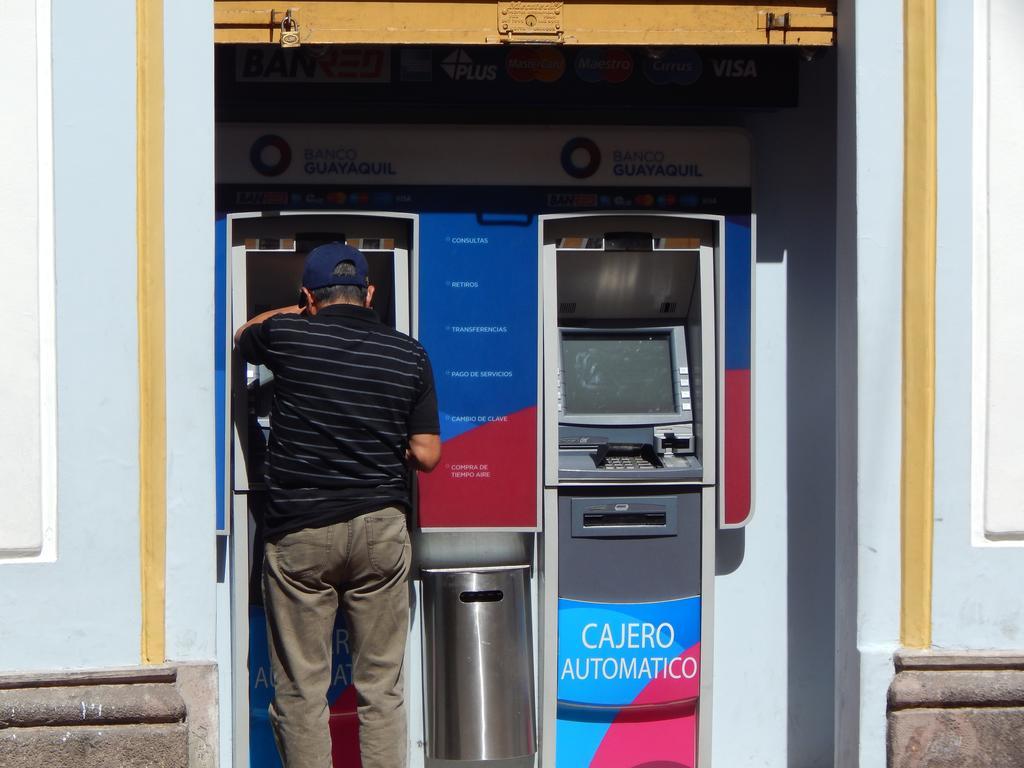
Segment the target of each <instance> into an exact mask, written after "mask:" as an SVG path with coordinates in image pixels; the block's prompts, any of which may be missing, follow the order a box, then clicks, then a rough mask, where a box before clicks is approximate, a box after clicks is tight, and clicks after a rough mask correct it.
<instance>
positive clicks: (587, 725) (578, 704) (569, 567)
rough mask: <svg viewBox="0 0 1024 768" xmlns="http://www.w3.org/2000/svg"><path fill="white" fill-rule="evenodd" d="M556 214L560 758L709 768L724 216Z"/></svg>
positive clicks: (554, 548) (560, 762) (546, 246)
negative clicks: (704, 745) (718, 290)
mask: <svg viewBox="0 0 1024 768" xmlns="http://www.w3.org/2000/svg"><path fill="white" fill-rule="evenodd" d="M541 226H542V230H543V231H542V237H543V246H542V252H543V256H542V267H541V268H542V272H543V280H544V288H545V293H544V372H545V425H544V426H545V435H544V437H545V454H544V459H545V460H544V470H545V531H546V537H545V552H546V555H545V574H546V578H545V584H546V589H545V592H546V601H545V609H546V614H547V615H548V616H551V617H553V618H554V620H555V623H556V627H557V628H556V630H555V631H554V632H548V633H547V635H546V638H547V640H548V642H549V646H553V647H550V648H549V649H548V653H547V656H546V665H547V674H546V676H545V679H546V681H548V683H549V685H550V686H551V687H553V689H554V692H553V693H554V695H550V694H548V695H547V696H546V698H545V701H546V704H547V709H548V711H547V712H546V722H548V723H552V722H553V723H554V736H555V742H556V744H555V748H554V749H553V750H552V749H548V750H547V751H546V752H545V757H546V758H548V759H551V758H553V764H554V765H556V766H558V768H562V766H567V767H569V766H591V767H592V768H605V767H607V768H613V767H618V766H626V765H628V766H659V767H668V766H672V767H673V768H684V767H685V768H692V767H693V766H695V765H698V764H706V758H705V759H704V760H698V749H699V746H698V745H699V744H701V742H702V739H701V738H700V736H701V735H703V736H704V737H706V736H707V735H708V734H709V733H710V731H709V727H708V726H709V722H710V718H709V714H710V706H709V705H710V698H709V697H708V696H707V694H708V693H709V687H708V681H709V680H710V668H711V663H710V661H711V660H710V648H711V643H710V628H711V621H710V612H709V611H710V605H711V586H712V584H713V580H714V579H713V576H714V533H715V530H716V509H717V506H716V467H717V466H718V443H717V429H716V424H717V413H718V409H717V407H716V402H717V397H718V392H717V388H716V381H718V379H719V377H718V375H717V371H718V360H719V357H718V356H719V350H718V349H717V345H716V336H717V334H716V327H717V313H716V304H717V296H716V286H717V285H720V281H719V280H718V278H717V276H716V263H717V260H716V258H715V255H716V253H720V249H721V245H722V242H721V240H722V236H721V232H722V219H721V218H716V217H706V218H700V217H693V216H671V215H644V216H622V215H590V216H588V215H568V216H551V217H543V218H542V223H541ZM703 741H705V742H706V738H705V740H703ZM700 751H701V752H703V753H705V754H707V750H705V749H701V750H700ZM545 764H551V763H548V762H547V761H545Z"/></svg>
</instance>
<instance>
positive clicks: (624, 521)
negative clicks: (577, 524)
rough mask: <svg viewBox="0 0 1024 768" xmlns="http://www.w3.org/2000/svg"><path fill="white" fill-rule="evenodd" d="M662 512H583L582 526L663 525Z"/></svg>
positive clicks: (663, 514)
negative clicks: (632, 513) (635, 513)
mask: <svg viewBox="0 0 1024 768" xmlns="http://www.w3.org/2000/svg"><path fill="white" fill-rule="evenodd" d="M665 520H666V516H665V513H664V512H646V513H644V514H642V515H624V514H622V513H620V512H584V513H583V527H584V528H602V527H605V528H606V527H614V526H621V525H643V526H657V527H660V528H664V527H665Z"/></svg>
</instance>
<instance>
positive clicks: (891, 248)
mask: <svg viewBox="0 0 1024 768" xmlns="http://www.w3.org/2000/svg"><path fill="white" fill-rule="evenodd" d="M854 14H855V20H854V25H855V29H854V46H855V56H854V67H855V72H854V76H855V82H854V83H853V87H854V89H855V90H854V98H855V102H854V104H855V107H854V115H853V116H852V118H853V120H854V126H853V127H854V130H855V137H856V138H855V152H856V178H855V184H856V188H855V193H854V194H855V199H854V203H855V211H853V212H845V213H844V215H852V216H854V217H855V221H856V223H855V228H854V231H853V232H852V233H848V235H847V236H852V237H853V238H854V240H853V242H852V243H851V242H849V241H846V242H844V243H842V244H841V248H842V250H843V251H844V252H845V251H847V249H848V248H849V247H850V246H851V245H852V246H853V247H854V248H855V251H856V259H857V272H856V294H857V299H856V302H857V303H856V308H857V309H856V311H857V316H856V333H857V340H856V365H857V389H856V392H857V395H856V396H857V401H856V405H855V406H853V407H855V408H856V423H857V440H858V442H857V446H856V451H857V458H856V468H855V472H856V495H857V498H856V505H855V507H854V509H855V510H856V515H857V525H856V539H855V540H854V541H851V540H850V539H849V533H852V531H849V530H848V529H846V530H844V533H845V534H846V535H845V536H844V537H843V538H841V539H840V541H839V546H840V547H841V548H844V550H847V551H848V548H849V547H856V555H855V558H856V568H855V569H850V568H844V570H843V571H842V572H841V573H840V574H839V577H838V578H839V579H840V584H841V585H842V586H845V585H846V580H847V579H856V584H857V598H856V622H857V638H856V644H857V653H858V655H859V659H858V663H859V668H858V670H857V675H856V678H857V680H856V682H857V684H858V685H859V691H858V693H859V701H858V702H857V710H856V714H855V713H854V712H853V711H850V710H849V709H845V711H844V712H843V714H844V715H845V717H843V718H842V719H841V720H840V722H839V724H838V725H837V729H838V731H839V732H842V731H843V730H845V729H846V728H847V727H853V728H856V729H858V737H859V758H857V759H858V760H859V762H857V763H847V764H859V765H861V766H864V768H877V766H882V765H885V764H886V750H885V746H886V713H885V707H886V692H887V690H888V686H889V683H890V681H891V680H892V675H893V667H892V653H893V652H894V650H895V649H896V646H897V644H898V642H899V595H900V530H899V526H900V455H901V414H902V408H901V388H900V380H901V367H902V366H901V363H902V345H901V330H900V329H901V327H902V318H901V307H902V298H901V297H902V269H901V265H902V252H903V250H902V209H903V195H902V190H903V80H902V73H903V8H902V4H901V3H893V2H891V1H890V0H858V2H857V3H856V8H855V10H854ZM848 128H849V126H847V129H848ZM850 149H851V148H850V147H849V146H845V147H841V148H840V151H849V150H850ZM847 181H849V180H847ZM844 274H845V273H844ZM840 406H841V408H843V409H849V408H850V407H851V404H850V403H848V402H842V403H841V404H840ZM844 458H845V455H844ZM852 469H853V468H852V467H846V468H845V470H846V471H850V470H852ZM843 489H844V491H846V490H848V489H847V487H846V486H843ZM848 501H849V499H848V498H843V499H841V500H840V508H841V509H844V510H847V511H850V506H849V504H848ZM842 562H843V563H844V564H847V563H848V559H847V558H845V557H844V558H843V560H842ZM841 604H842V605H843V607H844V609H845V610H847V611H850V610H851V609H852V606H850V605H849V604H848V603H846V602H845V601H843V602H842V603H841ZM847 615H848V614H847ZM849 679H850V678H849V676H847V675H846V674H845V670H844V677H843V680H844V681H845V680H849ZM847 703H852V702H848V701H847ZM851 721H852V724H851ZM844 758H845V759H849V758H850V756H849V755H848V754H846V753H844Z"/></svg>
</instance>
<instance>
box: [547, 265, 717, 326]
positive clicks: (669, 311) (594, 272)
mask: <svg viewBox="0 0 1024 768" xmlns="http://www.w3.org/2000/svg"><path fill="white" fill-rule="evenodd" d="M699 263H700V252H699V251H698V250H692V251H648V252H636V251H595V250H580V251H574V250H560V251H559V253H558V261H557V264H558V268H557V269H558V320H559V325H573V324H574V323H576V322H584V321H592V320H594V319H596V318H600V319H601V320H622V319H630V320H639V321H648V320H649V321H652V322H657V323H664V322H668V321H671V320H673V319H677V320H680V319H685V318H686V316H687V311H688V309H689V307H690V300H691V298H692V296H693V292H694V290H695V289H696V282H697V271H698V266H699Z"/></svg>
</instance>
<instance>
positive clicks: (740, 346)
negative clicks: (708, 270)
mask: <svg viewBox="0 0 1024 768" xmlns="http://www.w3.org/2000/svg"><path fill="white" fill-rule="evenodd" d="M750 245H751V243H750V217H749V216H726V218H725V367H726V369H737V368H739V369H749V368H750V317H751V306H750V297H751V290H752V286H751V261H750V255H751V254H750Z"/></svg>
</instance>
